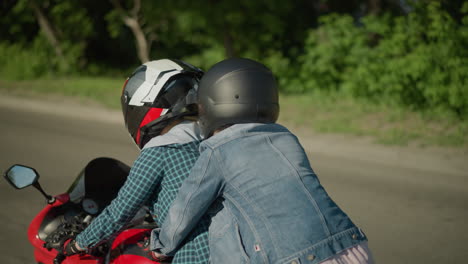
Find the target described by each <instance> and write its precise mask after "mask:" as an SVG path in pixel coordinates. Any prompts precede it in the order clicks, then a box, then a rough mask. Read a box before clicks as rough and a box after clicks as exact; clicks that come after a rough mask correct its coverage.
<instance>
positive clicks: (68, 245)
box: [63, 239, 84, 256]
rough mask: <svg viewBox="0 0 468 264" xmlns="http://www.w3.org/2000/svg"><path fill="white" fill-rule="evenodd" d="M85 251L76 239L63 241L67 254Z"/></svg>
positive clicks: (64, 251) (65, 253)
mask: <svg viewBox="0 0 468 264" xmlns="http://www.w3.org/2000/svg"><path fill="white" fill-rule="evenodd" d="M83 251H84V249H82V248H80V246H79V245H78V244H77V243H76V241H75V240H74V239H69V240H67V241H65V243H63V254H64V255H65V256H71V255H75V254H81V253H83Z"/></svg>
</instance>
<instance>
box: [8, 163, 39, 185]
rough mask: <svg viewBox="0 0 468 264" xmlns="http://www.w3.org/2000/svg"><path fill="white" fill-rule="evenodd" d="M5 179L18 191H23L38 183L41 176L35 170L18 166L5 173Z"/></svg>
mask: <svg viewBox="0 0 468 264" xmlns="http://www.w3.org/2000/svg"><path fill="white" fill-rule="evenodd" d="M5 179H6V180H7V181H8V182H9V183H10V184H11V185H12V186H13V187H15V188H16V189H23V188H25V187H28V186H31V185H33V184H34V183H36V182H37V180H38V179H39V174H38V173H37V172H36V170H34V169H33V168H30V167H27V166H23V165H19V164H16V165H13V166H11V167H10V168H9V169H8V170H7V171H6V172H5Z"/></svg>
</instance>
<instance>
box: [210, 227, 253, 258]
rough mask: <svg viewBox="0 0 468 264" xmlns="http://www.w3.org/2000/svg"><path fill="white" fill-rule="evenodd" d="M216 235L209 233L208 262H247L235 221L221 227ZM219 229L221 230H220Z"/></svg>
mask: <svg viewBox="0 0 468 264" xmlns="http://www.w3.org/2000/svg"><path fill="white" fill-rule="evenodd" d="M222 229H223V230H222V232H216V235H213V234H211V233H210V235H209V236H210V238H209V245H210V258H211V259H210V261H211V262H210V263H213V264H217V263H223V264H231V263H232V264H239V263H242V264H248V263H250V259H249V257H248V256H247V254H246V252H245V249H244V245H243V243H242V239H241V236H240V233H239V227H238V225H237V223H231V225H226V226H224V227H223V228H222ZM220 231H221V230H220Z"/></svg>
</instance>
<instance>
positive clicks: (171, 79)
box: [121, 59, 203, 148]
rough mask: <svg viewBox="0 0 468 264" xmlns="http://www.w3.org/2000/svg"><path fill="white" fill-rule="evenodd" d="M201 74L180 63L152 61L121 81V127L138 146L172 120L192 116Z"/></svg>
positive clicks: (164, 60)
mask: <svg viewBox="0 0 468 264" xmlns="http://www.w3.org/2000/svg"><path fill="white" fill-rule="evenodd" d="M202 76H203V71H202V70H200V69H198V68H196V67H194V66H193V65H190V64H188V63H186V62H183V61H180V60H172V59H171V60H169V59H163V60H155V61H150V62H147V63H145V64H143V65H141V66H140V67H138V68H137V69H136V70H135V71H134V72H133V73H132V75H131V76H130V77H128V79H127V80H126V81H125V84H124V87H123V91H122V96H121V103H122V111H123V115H124V120H125V125H126V127H127V129H128V132H129V133H130V136H131V137H132V138H133V140H134V141H135V143H136V144H137V145H138V147H140V148H142V147H143V146H144V145H145V144H146V143H147V142H148V141H149V140H150V139H151V138H152V137H155V136H158V135H159V134H160V133H161V131H162V129H163V128H164V127H165V126H166V125H167V124H168V123H169V122H170V121H172V120H174V119H176V118H179V117H182V116H187V115H196V114H197V107H196V105H195V103H196V93H197V89H198V82H199V81H200V78H201V77H202Z"/></svg>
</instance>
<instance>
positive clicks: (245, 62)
mask: <svg viewBox="0 0 468 264" xmlns="http://www.w3.org/2000/svg"><path fill="white" fill-rule="evenodd" d="M198 105H199V123H200V127H201V130H202V132H203V134H204V136H205V137H209V136H210V135H211V134H212V133H213V131H214V130H216V129H217V128H220V127H222V126H225V125H232V124H239V123H275V122H276V120H277V119H278V114H279V104H278V87H277V84H276V80H275V78H274V77H273V74H272V73H271V71H270V70H269V69H268V68H267V67H265V66H264V65H263V64H260V63H258V62H256V61H253V60H249V59H241V58H232V59H227V60H224V61H221V62H219V63H217V64H215V65H214V66H213V67H211V69H210V70H209V71H207V72H206V74H205V75H204V76H203V78H202V80H201V81H200V88H199V90H198Z"/></svg>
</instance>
